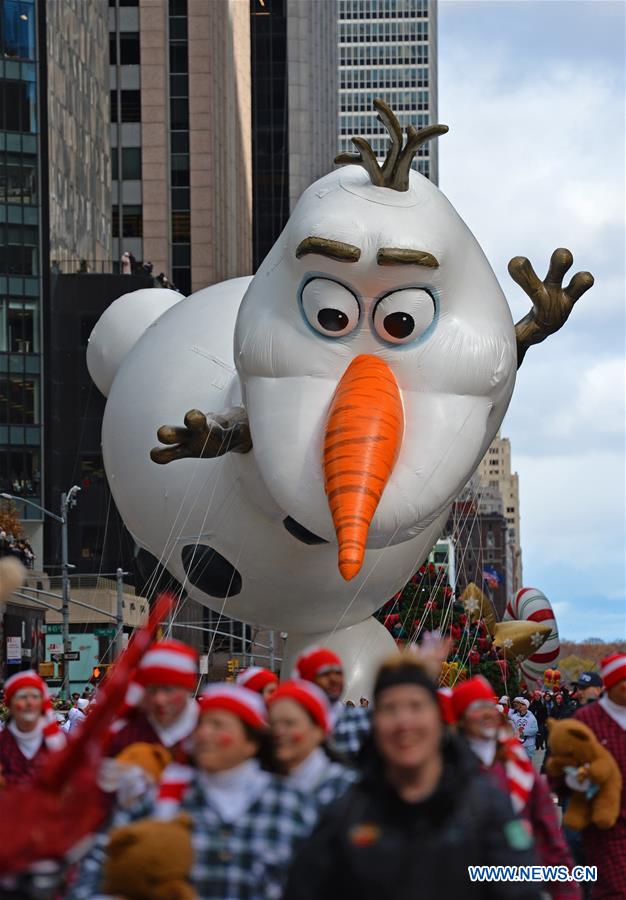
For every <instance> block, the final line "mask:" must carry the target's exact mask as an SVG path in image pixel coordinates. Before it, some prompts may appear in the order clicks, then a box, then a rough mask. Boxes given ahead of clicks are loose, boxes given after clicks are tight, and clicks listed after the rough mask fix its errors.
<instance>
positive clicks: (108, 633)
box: [93, 628, 115, 637]
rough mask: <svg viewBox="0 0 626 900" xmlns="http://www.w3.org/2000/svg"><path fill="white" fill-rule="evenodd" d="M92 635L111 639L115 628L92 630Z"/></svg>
mask: <svg viewBox="0 0 626 900" xmlns="http://www.w3.org/2000/svg"><path fill="white" fill-rule="evenodd" d="M93 633H94V634H95V636H96V637H113V636H114V634H115V628H94V630H93Z"/></svg>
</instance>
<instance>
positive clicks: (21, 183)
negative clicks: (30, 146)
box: [0, 153, 37, 205]
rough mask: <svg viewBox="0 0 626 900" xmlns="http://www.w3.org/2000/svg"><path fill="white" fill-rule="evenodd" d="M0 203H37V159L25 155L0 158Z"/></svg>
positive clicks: (10, 154)
mask: <svg viewBox="0 0 626 900" xmlns="http://www.w3.org/2000/svg"><path fill="white" fill-rule="evenodd" d="M0 203H19V204H21V205H23V204H36V203H37V158H36V157H35V156H30V155H27V154H19V153H7V154H6V156H4V158H3V157H2V156H0Z"/></svg>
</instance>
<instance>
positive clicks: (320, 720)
mask: <svg viewBox="0 0 626 900" xmlns="http://www.w3.org/2000/svg"><path fill="white" fill-rule="evenodd" d="M279 700H293V701H294V702H295V703H298V704H299V705H300V706H302V707H303V708H304V709H305V710H306V711H307V712H308V713H309V715H310V716H311V718H312V719H313V721H314V722H315V724H316V725H319V727H320V728H321V729H322V731H323V732H324V734H329V733H330V732H331V731H332V723H331V709H330V703H329V700H328V697H327V696H326V694H325V693H324V691H323V690H322V689H321V688H318V686H317V685H316V684H312V682H310V681H296V680H295V679H294V680H293V681H283V683H282V684H281V685H280V687H279V688H278V689H277V690H276V692H275V693H274V694H272V696H271V697H270V698H269V700H268V701H267V705H268V706H270V707H271V706H273V705H274V704H275V703H277V702H278V701H279Z"/></svg>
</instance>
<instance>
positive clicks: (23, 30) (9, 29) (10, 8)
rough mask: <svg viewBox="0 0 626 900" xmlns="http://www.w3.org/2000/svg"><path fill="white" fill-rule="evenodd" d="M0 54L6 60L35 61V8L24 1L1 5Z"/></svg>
mask: <svg viewBox="0 0 626 900" xmlns="http://www.w3.org/2000/svg"><path fill="white" fill-rule="evenodd" d="M0 52H1V54H2V56H3V57H4V59H35V8H34V6H33V4H32V3H27V2H23V0H4V2H3V3H2V4H0Z"/></svg>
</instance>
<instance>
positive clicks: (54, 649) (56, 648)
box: [48, 644, 63, 653]
mask: <svg viewBox="0 0 626 900" xmlns="http://www.w3.org/2000/svg"><path fill="white" fill-rule="evenodd" d="M48 650H49V652H50V653H63V644H48Z"/></svg>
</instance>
